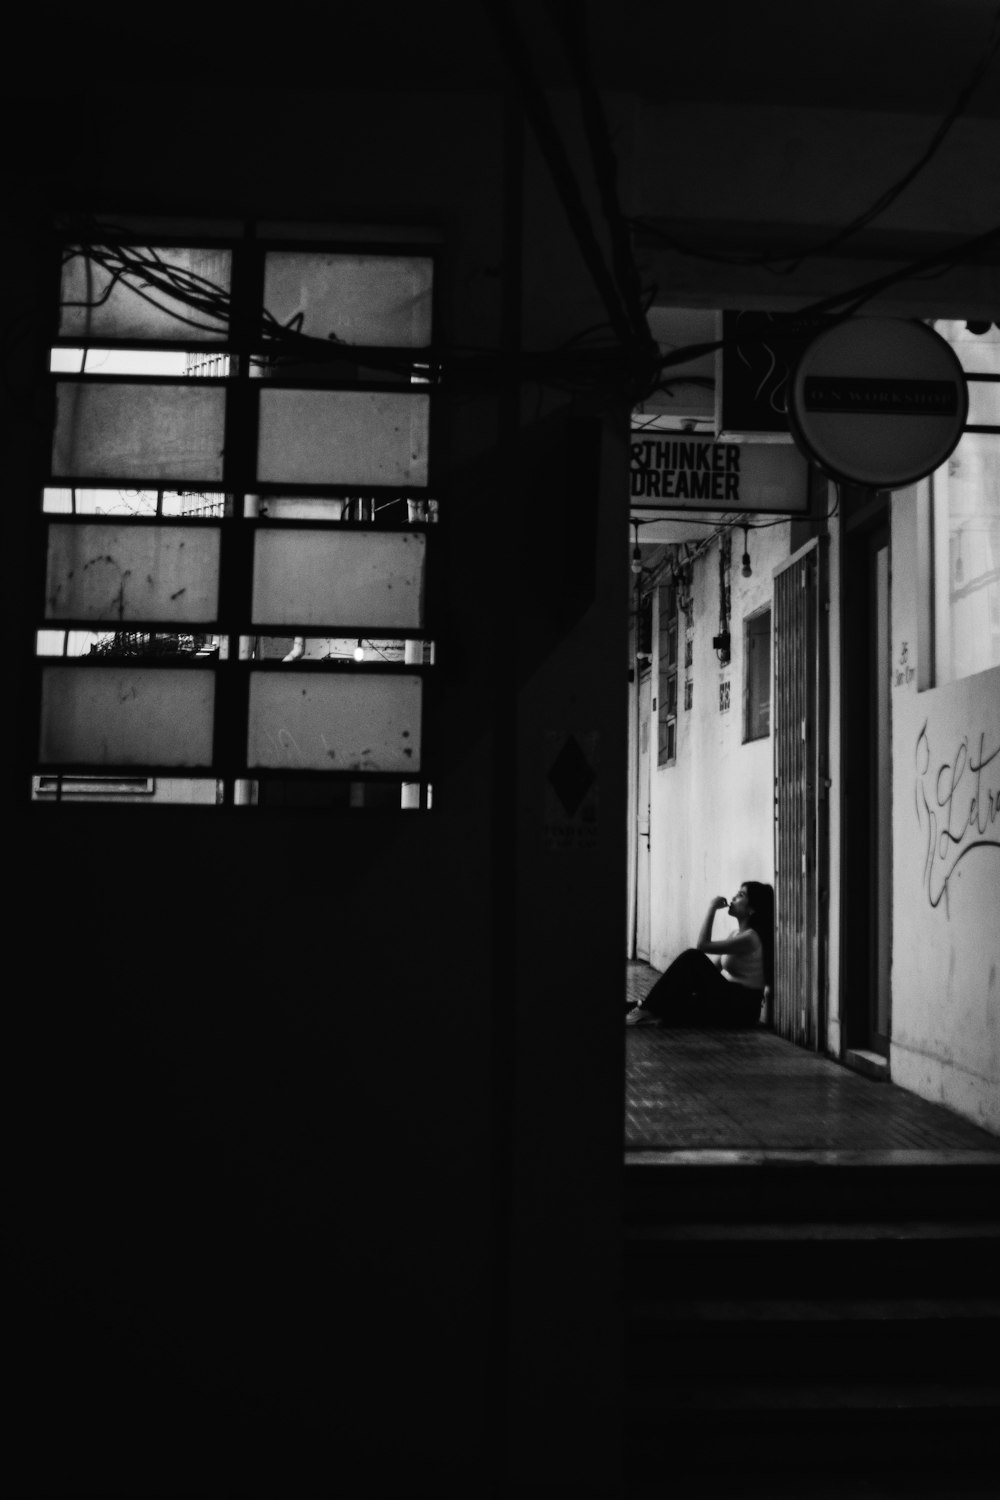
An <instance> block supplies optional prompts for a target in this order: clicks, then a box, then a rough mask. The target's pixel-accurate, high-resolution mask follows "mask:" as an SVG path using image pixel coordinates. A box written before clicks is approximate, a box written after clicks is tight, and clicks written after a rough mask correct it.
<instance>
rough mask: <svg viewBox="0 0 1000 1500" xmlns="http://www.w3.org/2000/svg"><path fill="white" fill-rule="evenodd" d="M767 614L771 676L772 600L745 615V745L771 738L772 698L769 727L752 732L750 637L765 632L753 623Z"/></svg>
mask: <svg viewBox="0 0 1000 1500" xmlns="http://www.w3.org/2000/svg"><path fill="white" fill-rule="evenodd" d="M765 615H767V616H768V617H769V623H768V628H767V638H768V651H769V659H768V676H769V677H770V675H771V671H772V666H773V663H772V661H771V659H770V658H771V656H773V650H772V644H773V643H772V633H773V629H774V616H773V612H772V609H771V604H770V601H768V603H767V604H762V605H761V606H760V608H759V609H754V610H751V612H750V613H749V614H748V615H744V616H743V741H742V742H743V744H744V745H750V744H753V743H755V742H756V741H757V740H766V739H770V737H771V711H770V698H769V699H768V715H767V729H766V730H765V731H764V732H763V733H762V734H753V733H751V719H752V705H751V697H752V693H751V672H750V638H751V636H752V635H754V634H757V635H762V634H763V631H756V632H755V631H754V630H753V625H754V622H755V621H757V620H761V619H763V617H764V616H765Z"/></svg>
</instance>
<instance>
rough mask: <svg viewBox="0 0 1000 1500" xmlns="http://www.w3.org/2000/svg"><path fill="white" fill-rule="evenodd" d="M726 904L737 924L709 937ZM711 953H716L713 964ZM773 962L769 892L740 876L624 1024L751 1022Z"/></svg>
mask: <svg viewBox="0 0 1000 1500" xmlns="http://www.w3.org/2000/svg"><path fill="white" fill-rule="evenodd" d="M723 907H727V908H728V911H729V915H730V916H731V917H735V918H736V920H737V922H738V923H739V927H738V929H737V931H736V932H734V933H733V935H732V937H728V938H722V939H721V940H720V941H719V942H713V941H712V924H713V923H714V921H715V914H716V912H718V911H721V910H722V908H723ZM710 953H718V954H720V955H721V957H720V962H719V967H718V968H717V967H716V966H715V964H714V963H713V962H712V960H711V958H709V954H710ZM773 961H774V892H773V891H772V890H771V887H770V886H769V885H763V884H761V883H760V882H759V881H757V880H745V881H744V882H743V884H742V885H741V886H740V888H739V890H738V891H737V893H736V895H735V896H734V897H733V899H732V900H731V901H727V900H726V898H725V896H716V898H715V900H714V901H713V902H712V903H711V905H710V906H709V908H708V911H707V912H706V914H705V920H704V922H702V924H701V932H700V933H699V934H698V944H697V947H695V948H686V949H685V951H684V952H683V953H682V954H680V956H679V957H678V958H675V959H674V961H673V963H672V964H671V965H670V967H669V968H668V969H667V970H665V972H664V973H662V974H661V975H660V977H659V979H658V980H657V981H656V983H655V984H654V985H653V988H652V989H651V990H650V992H649V994H648V995H647V996H646V998H645V1000H643V1001H642V1003H641V1004H640V1005H636V1006H633V1007H632V1008H631V1009H629V1010H628V1013H627V1014H626V1016H625V1025H626V1026H726V1027H747V1026H756V1025H757V1022H758V1021H759V1019H760V1008H761V1004H762V1002H763V999H764V986H765V985H769V984H770V983H771V979H772V965H773Z"/></svg>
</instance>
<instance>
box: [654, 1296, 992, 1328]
mask: <svg viewBox="0 0 1000 1500" xmlns="http://www.w3.org/2000/svg"><path fill="white" fill-rule="evenodd" d="M997 1320H1000V1296H998V1297H966V1296H961V1295H956V1296H954V1297H895V1298H890V1297H852V1298H848V1297H837V1296H836V1295H834V1294H831V1295H830V1296H829V1297H812V1298H808V1297H799V1298H781V1299H775V1298H761V1299H759V1300H754V1301H748V1300H747V1299H746V1298H738V1297H733V1298H727V1299H720V1298H696V1297H661V1296H657V1294H656V1292H655V1291H651V1292H650V1293H649V1295H648V1296H646V1297H642V1298H641V1299H638V1300H635V1301H632V1300H630V1301H629V1303H628V1304H627V1305H626V1321H627V1322H631V1321H636V1322H639V1321H641V1322H643V1323H645V1322H649V1323H652V1324H654V1325H657V1326H660V1327H662V1328H663V1329H664V1330H665V1331H666V1330H668V1329H674V1330H676V1329H680V1328H688V1327H689V1328H690V1329H692V1330H698V1331H705V1332H706V1333H707V1332H709V1331H710V1330H711V1328H712V1327H713V1326H714V1325H716V1324H722V1325H725V1326H727V1327H742V1326H744V1325H745V1326H746V1329H747V1332H748V1333H751V1334H752V1333H753V1332H754V1331H755V1330H758V1331H759V1330H761V1329H762V1328H766V1327H767V1325H769V1324H772V1323H773V1324H775V1325H778V1326H784V1325H786V1324H790V1325H792V1326H793V1327H797V1326H798V1325H800V1324H805V1325H812V1324H815V1325H818V1326H819V1327H823V1326H825V1325H827V1324H831V1323H832V1324H844V1325H846V1326H847V1327H849V1328H855V1327H857V1326H860V1327H869V1326H870V1327H873V1328H877V1327H882V1326H883V1325H886V1324H892V1325H895V1324H901V1325H904V1326H905V1325H909V1324H921V1325H923V1324H928V1325H929V1326H932V1327H933V1326H935V1325H936V1324H938V1323H942V1322H947V1323H953V1322H958V1323H979V1322H986V1323H994V1322H996V1321H997Z"/></svg>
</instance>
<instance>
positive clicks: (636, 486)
mask: <svg viewBox="0 0 1000 1500" xmlns="http://www.w3.org/2000/svg"><path fill="white" fill-rule="evenodd" d="M630 453H631V461H630V466H629V467H630V475H631V495H632V506H633V509H638V510H669V511H682V510H717V511H754V512H756V511H769V512H772V513H774V514H778V515H803V514H805V512H806V511H807V510H808V508H809V486H808V466H807V464H806V460H805V459H804V458H803V456H802V454H801V453H800V452H799V450H798V449H797V448H793V447H786V446H784V445H781V446H778V445H775V444H773V443H718V442H716V441H715V439H714V438H712V437H706V436H702V435H700V434H696V433H690V432H664V431H658V432H650V431H648V430H646V431H639V432H633V433H632V437H631V445H630Z"/></svg>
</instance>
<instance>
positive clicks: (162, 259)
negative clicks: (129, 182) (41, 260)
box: [59, 246, 231, 342]
mask: <svg viewBox="0 0 1000 1500" xmlns="http://www.w3.org/2000/svg"><path fill="white" fill-rule="evenodd" d="M66 256H67V258H66V260H65V262H64V264H63V268H62V297H61V302H62V306H61V309H60V318H59V333H60V335H61V336H62V337H63V338H84V339H87V340H92V339H95V338H118V339H145V338H149V339H186V340H192V341H198V342H203V341H205V340H210V339H222V338H225V337H226V334H227V331H228V327H229V315H228V297H229V282H230V262H231V252H230V251H228V250H192V249H176V248H174V249H170V250H150V249H147V248H141V247H138V246H126V247H123V248H122V249H121V250H116V249H112V248H110V247H107V246H97V247H95V249H94V251H93V253H92V254H89V255H88V254H87V253H86V252H85V251H83V250H81V249H80V248H79V247H76V246H74V247H73V248H72V249H70V250H68V251H67V252H66ZM117 273H121V274H117ZM172 284H173V285H174V286H177V287H178V288H179V289H182V290H183V289H187V290H188V291H190V292H192V293H193V294H194V295H195V296H196V297H198V299H199V302H200V305H199V307H197V308H192V307H190V306H188V305H187V304H186V303H185V302H183V301H181V299H180V298H179V297H178V296H176V295H175V294H172V289H171V287H172ZM192 325H195V326H192Z"/></svg>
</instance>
